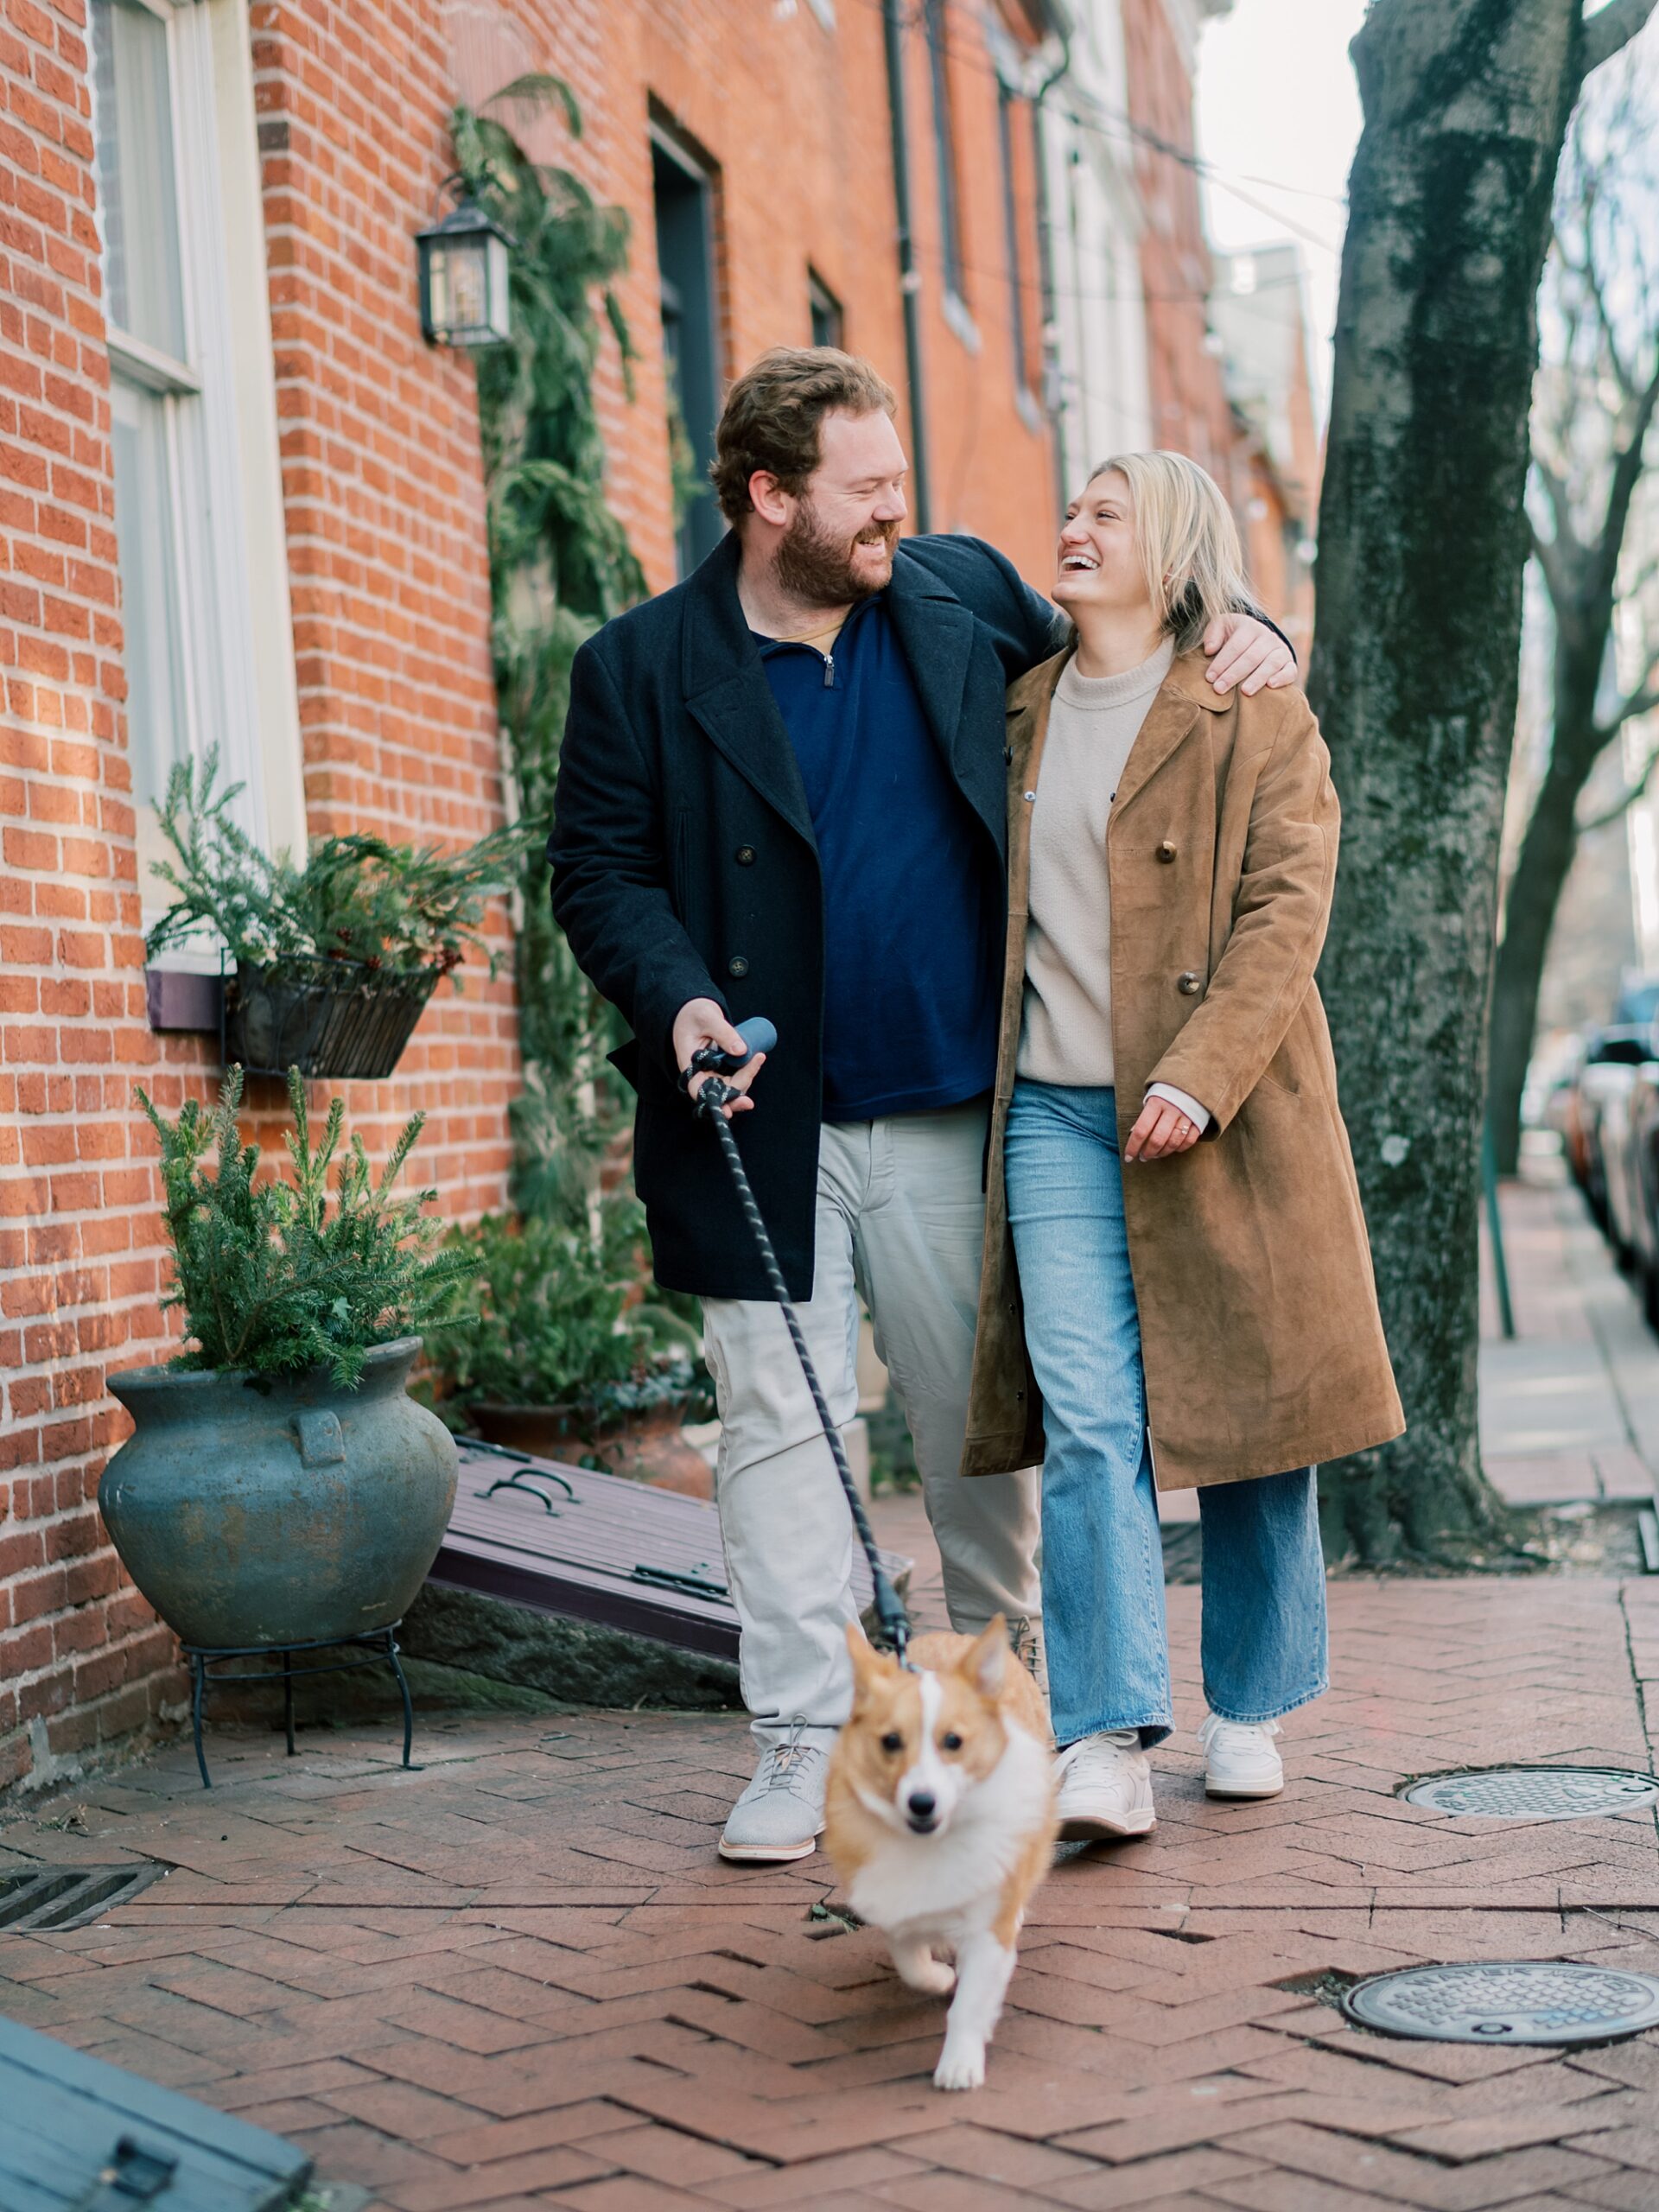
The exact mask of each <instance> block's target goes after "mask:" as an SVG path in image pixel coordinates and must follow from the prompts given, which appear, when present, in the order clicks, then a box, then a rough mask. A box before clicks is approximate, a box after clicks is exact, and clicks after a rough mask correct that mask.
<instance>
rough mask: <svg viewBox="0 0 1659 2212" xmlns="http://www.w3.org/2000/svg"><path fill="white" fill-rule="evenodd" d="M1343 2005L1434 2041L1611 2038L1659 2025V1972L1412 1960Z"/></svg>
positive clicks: (1395, 2032) (1389, 2030) (1388, 2029)
mask: <svg viewBox="0 0 1659 2212" xmlns="http://www.w3.org/2000/svg"><path fill="white" fill-rule="evenodd" d="M1342 2009H1343V2011H1344V2012H1345V2013H1346V2014H1347V2015H1348V2017H1349V2018H1350V2019H1351V2020H1357V2021H1358V2023H1359V2024H1360V2025H1361V2026H1362V2027H1367V2028H1380V2029H1382V2030H1383V2033H1384V2034H1385V2035H1391V2036H1418V2037H1423V2038H1424V2039H1425V2040H1427V2041H1428V2042H1431V2043H1487V2044H1491V2043H1532V2044H1574V2043H1606V2042H1608V2041H1610V2040H1611V2039H1612V2038H1613V2037H1618V2036H1633V2035H1637V2034H1638V2033H1639V2032H1640V2031H1641V2030H1642V2029H1643V2028H1651V2027H1655V2026H1659V1980H1656V1979H1655V1978H1654V1976H1653V1975H1652V1974H1618V1973H1615V1972H1613V1971H1612V1970H1611V1968H1610V1967H1577V1966H1563V1965H1560V1964H1557V1963H1555V1962H1554V1961H1542V1962H1541V1963H1539V1964H1536V1965H1534V1964H1531V1963H1529V1962H1528V1961H1521V1960H1516V1961H1505V1962H1504V1963H1503V1964H1502V1965H1497V1964H1492V1965H1487V1964H1482V1965H1478V1966H1449V1967H1407V1968H1406V1970H1405V1971H1404V1972H1403V1973H1402V1974H1376V1975H1374V1976H1373V1977H1372V1979H1371V1980H1369V1981H1362V1982H1359V1983H1357V1985H1356V1986H1354V1987H1353V1988H1352V1989H1351V1990H1349V1991H1348V1993H1347V1994H1346V1995H1345V1996H1344V1998H1343V2000H1342Z"/></svg>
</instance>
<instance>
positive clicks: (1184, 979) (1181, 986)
mask: <svg viewBox="0 0 1659 2212" xmlns="http://www.w3.org/2000/svg"><path fill="white" fill-rule="evenodd" d="M732 966H733V968H734V969H735V968H736V966H737V963H736V962H735V961H734V962H733V963H732ZM1175 987H1176V988H1177V989H1178V990H1182V991H1185V993H1186V995H1187V996H1188V998H1194V997H1196V996H1197V995H1198V976H1197V974H1196V972H1195V971H1194V970H1193V969H1191V968H1189V969H1187V971H1186V973H1185V976H1178V977H1177V978H1176V985H1175Z"/></svg>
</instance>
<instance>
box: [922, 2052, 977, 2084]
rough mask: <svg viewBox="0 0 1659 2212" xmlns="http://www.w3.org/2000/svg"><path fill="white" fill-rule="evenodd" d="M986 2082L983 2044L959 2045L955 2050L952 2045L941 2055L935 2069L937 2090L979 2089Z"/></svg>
mask: <svg viewBox="0 0 1659 2212" xmlns="http://www.w3.org/2000/svg"><path fill="white" fill-rule="evenodd" d="M984 2082H985V2046H984V2044H982V2043H976V2044H957V2047H956V2049H955V2050H952V2049H951V2047H950V2044H948V2043H947V2044H945V2046H944V2050H942V2051H941V2052H940V2054H939V2063H938V2065H937V2066H936V2067H935V2068H934V2069H933V2086H934V2088H936V2089H977V2088H982V2087H983V2086H984Z"/></svg>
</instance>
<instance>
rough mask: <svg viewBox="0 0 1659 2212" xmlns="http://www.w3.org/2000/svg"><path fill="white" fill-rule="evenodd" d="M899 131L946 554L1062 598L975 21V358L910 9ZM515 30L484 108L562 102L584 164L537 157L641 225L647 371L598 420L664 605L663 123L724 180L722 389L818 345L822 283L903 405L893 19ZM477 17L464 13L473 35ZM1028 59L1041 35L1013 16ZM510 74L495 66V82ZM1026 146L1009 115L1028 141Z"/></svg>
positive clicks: (468, 54) (564, 153)
mask: <svg viewBox="0 0 1659 2212" xmlns="http://www.w3.org/2000/svg"><path fill="white" fill-rule="evenodd" d="M905 12H906V20H907V23H908V26H909V27H908V28H907V29H906V35H905V71H906V120H907V123H908V126H909V132H910V168H911V190H912V203H913V207H914V216H915V226H916V232H917V245H918V262H919V267H920V273H921V278H922V290H921V301H922V310H923V329H922V343H923V357H924V370H925V385H926V411H927V418H928V421H927V429H928V441H929V443H928V454H929V461H930V463H931V479H932V497H933V514H932V524H933V527H934V528H935V529H936V530H967V531H974V532H976V533H977V534H978V535H981V536H983V537H989V538H991V539H992V540H993V541H994V542H995V543H997V544H999V545H1001V547H1002V548H1003V550H1005V551H1006V552H1007V553H1008V554H1009V555H1010V556H1011V557H1012V558H1013V559H1014V560H1015V561H1016V562H1017V563H1019V564H1020V567H1021V569H1023V570H1024V571H1025V572H1026V573H1027V575H1029V576H1031V577H1032V579H1033V581H1034V582H1039V584H1040V583H1043V582H1046V581H1047V580H1048V579H1049V576H1050V574H1051V569H1052V547H1053V530H1054V522H1055V510H1054V503H1053V497H1052V481H1051V462H1050V459H1049V447H1048V439H1047V435H1046V429H1044V428H1043V427H1042V426H1040V425H1039V424H1035V423H1033V420H1032V419H1031V418H1030V416H1029V414H1028V412H1024V411H1022V410H1021V408H1020V404H1019V403H1018V401H1017V398H1016V377H1015V372H1014V348H1013V338H1012V334H1011V329H1010V325H1011V321H1012V315H1011V308H1010V305H1009V298H1008V284H1009V277H1008V268H1007V251H1006V245H1005V237H1006V224H1005V218H1004V209H1003V202H1002V194H1001V152H1000V149H999V144H998V138H997V117H996V98H997V95H996V81H995V72H994V69H993V67H992V64H991V61H990V58H989V55H988V51H987V48H986V42H985V35H984V29H983V26H982V21H981V17H980V13H979V11H978V10H976V8H974V7H971V6H969V5H968V4H967V0H953V4H952V5H950V7H949V8H948V9H947V10H946V24H947V47H948V56H949V68H950V85H951V97H952V101H953V105H954V109H955V116H956V124H957V168H958V181H959V187H960V190H961V194H962V230H963V263H964V289H965V291H966V295H967V298H966V304H967V306H968V308H969V312H970V314H971V315H972V318H973V322H974V325H975V327H976V332H977V344H976V345H975V344H974V343H973V342H972V341H971V340H968V339H964V337H963V334H962V332H961V330H960V328H959V327H953V326H952V324H951V323H950V322H949V321H947V320H946V315H945V310H944V281H943V252H942V245H941V238H940V220H939V207H938V191H937V188H936V168H935V161H934V138H933V130H934V118H933V105H932V93H931V83H930V78H929V71H928V65H927V54H926V49H925V43H924V41H923V37H922V33H921V30H920V28H919V26H918V23H917V22H914V21H912V20H911V19H912V18H916V17H918V16H919V14H920V10H919V9H916V8H911V9H906V11H905ZM514 15H515V18H516V23H517V25H518V27H519V28H518V30H517V31H516V33H515V35H513V36H512V37H509V38H506V39H504V40H501V41H499V42H498V44H497V45H496V46H495V48H493V49H492V48H491V46H490V45H489V43H488V42H487V41H485V40H484V39H482V38H476V37H475V38H474V39H473V40H471V41H468V43H467V47H466V48H465V60H466V67H467V73H469V75H470V78H471V83H470V85H469V90H470V91H472V92H474V94H475V95H476V96H479V97H481V96H483V94H485V93H486V92H488V91H489V90H490V89H491V79H492V75H493V81H494V82H495V83H501V82H504V81H505V79H506V77H507V76H508V75H509V74H510V73H511V69H510V68H509V67H507V66H506V65H507V64H508V62H509V61H510V60H512V59H513V57H515V56H517V55H520V54H535V55H536V56H537V66H542V67H549V66H550V67H552V68H554V69H555V70H556V71H557V72H558V73H560V74H561V75H563V76H564V77H565V78H567V79H569V82H570V84H571V85H572V86H573V88H574V89H575V92H576V95H577V98H578V99H579V100H580V102H581V105H582V112H583V116H584V118H585V120H586V125H587V127H586V130H585V131H584V134H583V137H582V142H581V143H579V144H577V145H575V146H572V145H571V144H570V143H569V141H568V140H566V139H565V138H564V137H563V134H562V133H561V132H558V131H557V130H550V135H549V137H548V138H547V139H545V140H544V141H543V143H544V144H546V145H547V146H548V147H549V149H550V152H551V153H552V154H553V156H554V157H555V158H558V159H561V160H565V161H568V162H569V165H570V166H571V167H572V168H575V170H577V172H578V173H579V174H580V175H582V176H583V177H584V178H585V179H586V180H587V181H588V183H589V184H590V185H591V186H592V188H594V190H595V191H596V192H598V193H599V194H601V195H602V196H603V197H604V198H605V199H607V200H611V201H613V202H615V203H616V204H618V205H620V206H621V207H625V208H626V210H627V213H628V215H629V218H630V219H631V222H632V231H633V255H632V264H631V266H630V268H629V270H628V273H627V276H626V280H625V282H624V283H623V284H622V286H621V287H620V292H621V297H622V301H623V305H624V308H625V309H626V314H627V316H628V320H629V322H630V324H631V326H632V330H633V332H634V334H635V339H636V342H637V343H638V344H639V348H640V352H641V357H642V358H641V360H640V363H639V370H638V372H637V375H636V380H635V383H636V396H635V398H634V401H633V403H632V405H630V404H628V403H627V401H626V399H625V398H624V397H623V393H622V388H621V379H620V374H619V373H618V371H617V365H616V363H615V361H614V359H613V358H611V357H607V367H606V373H605V378H604V384H603V388H602V396H603V402H604V421H605V429H606V435H607V445H608V450H609V453H610V455H611V465H612V496H613V505H614V506H615V508H616V510H617V512H618V513H619V514H620V515H621V516H622V518H623V519H624V521H625V522H626V524H627V526H628V529H629V531H630V533H631V535H632V540H633V543H634V546H635V549H636V550H638V552H639V555H640V556H641V558H642V559H643V560H644V562H645V570H646V574H647V575H648V576H649V578H650V580H651V582H652V587H653V588H658V589H660V588H662V587H663V586H664V585H665V584H667V583H670V582H672V581H673V578H674V556H673V543H672V535H671V521H670V516H669V509H668V453H667V438H666V428H665V421H666V418H665V397H664V384H663V373H662V361H661V353H660V348H659V345H658V326H659V318H660V308H659V304H658V302H659V294H658V280H657V268H656V255H655V243H654V219H653V212H652V175H651V153H650V141H649V135H648V133H649V124H650V121H651V117H652V111H653V104H654V109H655V112H656V113H657V114H658V116H659V117H662V118H666V119H668V120H669V121H671V123H672V124H674V125H676V126H677V128H678V129H679V130H681V131H683V133H684V134H685V136H686V137H687V138H688V139H689V140H690V142H691V143H694V144H695V145H696V147H697V148H698V149H701V150H702V152H703V153H704V154H705V155H706V156H708V157H709V159H710V160H711V161H712V162H713V163H714V164H715V166H716V167H717V170H718V191H717V232H718V239H717V245H718V270H719V277H720V281H721V304H722V326H721V368H722V372H723V373H724V375H725V376H726V377H727V378H730V377H732V376H734V375H736V374H737V373H738V372H740V371H741V369H742V368H744V367H745V366H747V364H748V363H749V362H750V361H751V360H753V359H754V357H755V355H756V354H758V353H760V352H761V351H762V350H763V349H764V348H765V347H766V346H772V345H779V344H787V345H805V344H807V343H808V342H810V323H809V312H808V298H807V270H808V267H809V264H810V267H811V268H813V269H814V270H817V273H818V275H819V276H820V277H822V278H823V281H824V282H825V283H827V284H828V285H829V288H830V289H831V290H832V291H833V292H834V293H835V295H836V297H837V298H838V299H839V300H840V302H842V307H843V308H844V310H845V316H846V328H845V343H846V344H847V346H849V348H850V349H851V350H852V351H853V352H855V353H862V354H865V355H867V356H868V358H869V359H871V360H873V361H874V363H875V364H876V365H877V366H878V368H880V371H881V372H882V374H883V375H884V376H886V377H887V379H888V380H889V382H890V383H891V384H893V386H894V388H895V389H896V390H897V391H899V394H900V396H901V399H902V400H904V401H905V403H906V404H904V406H903V407H902V409H901V413H900V428H901V429H902V431H903V432H904V434H905V435H906V438H907V439H911V438H912V436H913V432H912V425H911V423H910V421H909V410H908V404H907V396H906V378H905V348H904V324H903V317H902V307H901V301H900V296H899V270H898V254H897V248H896V245H895V243H894V218H893V164H892V158H891V152H890V146H889V125H888V109H887V75H886V67H885V62H884V58H883V52H882V27H881V12H880V6H879V5H878V4H875V0H841V4H839V5H838V6H837V7H836V10H835V28H834V29H832V30H827V29H825V28H824V26H823V22H821V21H820V19H819V17H818V16H817V12H816V11H815V10H814V9H813V8H812V7H811V6H810V5H809V4H807V0H802V4H800V5H798V6H797V7H795V8H794V9H793V10H788V11H785V10H781V9H777V8H773V7H770V6H767V7H764V8H758V9H752V8H741V9H740V8H734V7H732V6H730V5H729V4H726V0H563V4H560V5H557V6H554V7H550V8H546V9H543V10H532V9H531V8H529V7H526V6H520V7H518V8H517V9H515V10H514ZM477 21H478V17H477V16H476V15H475V14H474V13H473V12H472V10H468V22H469V28H471V26H473V25H474V24H475V23H476V22H477ZM1007 22H1008V29H1009V30H1010V33H1011V34H1015V35H1017V34H1018V33H1019V32H1020V28H1021V26H1022V25H1023V23H1024V11H1023V10H1020V9H1018V8H1010V9H1009V10H1008V11H1007ZM494 56H499V60H496V59H494V58H493V57H494ZM1021 128H1028V122H1027V120H1026V119H1025V118H1024V117H1023V115H1020V114H1017V115H1016V134H1017V133H1018V131H1019V130H1020V129H1021ZM1031 193H1032V180H1031V177H1030V175H1029V172H1028V170H1027V173H1026V174H1025V175H1022V176H1021V178H1020V226H1021V231H1022V237H1023V243H1024V248H1025V251H1024V255H1023V267H1022V276H1023V281H1024V283H1025V286H1026V291H1027V325H1028V327H1030V328H1035V327H1038V326H1039V324H1040V320H1041V310H1040V302H1039V296H1038V290H1037V281H1036V272H1037V245H1036V232H1035V220H1034V214H1033V208H1032V206H1031Z"/></svg>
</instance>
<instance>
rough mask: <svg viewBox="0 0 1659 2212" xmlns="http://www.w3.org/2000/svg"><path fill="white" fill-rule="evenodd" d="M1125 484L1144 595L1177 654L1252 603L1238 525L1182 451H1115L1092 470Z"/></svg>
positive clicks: (1093, 475) (1206, 477)
mask: <svg viewBox="0 0 1659 2212" xmlns="http://www.w3.org/2000/svg"><path fill="white" fill-rule="evenodd" d="M1110 469H1116V471H1117V472H1118V474H1119V475H1121V476H1122V477H1124V478H1126V479H1127V480H1128V486H1129V498H1130V500H1131V502H1132V504H1133V505H1134V509H1135V546H1136V549H1137V550H1138V551H1139V553H1140V555H1141V566H1142V568H1143V569H1145V571H1146V578H1147V592H1148V594H1150V596H1151V599H1152V603H1153V605H1154V607H1156V608H1157V610H1158V616H1159V620H1160V622H1161V623H1162V625H1163V626H1164V629H1165V631H1166V633H1167V634H1168V635H1169V636H1170V637H1172V638H1173V639H1174V640H1175V650H1176V652H1179V653H1185V652H1192V649H1193V648H1194V646H1196V645H1198V642H1199V640H1200V639H1202V638H1203V636H1204V633H1205V631H1206V630H1207V629H1208V628H1209V627H1210V625H1211V622H1213V621H1214V620H1215V619H1216V617H1217V614H1230V613H1234V612H1235V611H1236V609H1238V608H1239V607H1248V606H1249V604H1250V603H1251V602H1250V594H1249V584H1248V583H1247V582H1246V581H1245V576H1244V549H1243V546H1242V545H1241V544H1240V543H1239V537H1238V524H1236V522H1235V521H1234V520H1233V514H1232V510H1231V508H1230V506H1229V505H1227V502H1226V500H1225V499H1224V498H1223V497H1222V494H1221V487H1220V486H1219V485H1218V484H1217V482H1216V480H1215V479H1214V477H1213V476H1211V475H1210V474H1208V472H1207V471H1205V469H1202V468H1200V467H1198V462H1197V461H1189V460H1188V459H1187V457H1186V455H1185V454H1184V453H1120V454H1113V456H1112V458H1111V459H1110V460H1109V461H1102V462H1101V463H1100V465H1099V467H1096V468H1094V469H1091V470H1090V475H1089V481H1090V483H1091V484H1092V483H1093V482H1094V480H1095V479H1096V477H1097V476H1104V475H1105V474H1107V472H1108V471H1109V470H1110Z"/></svg>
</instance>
